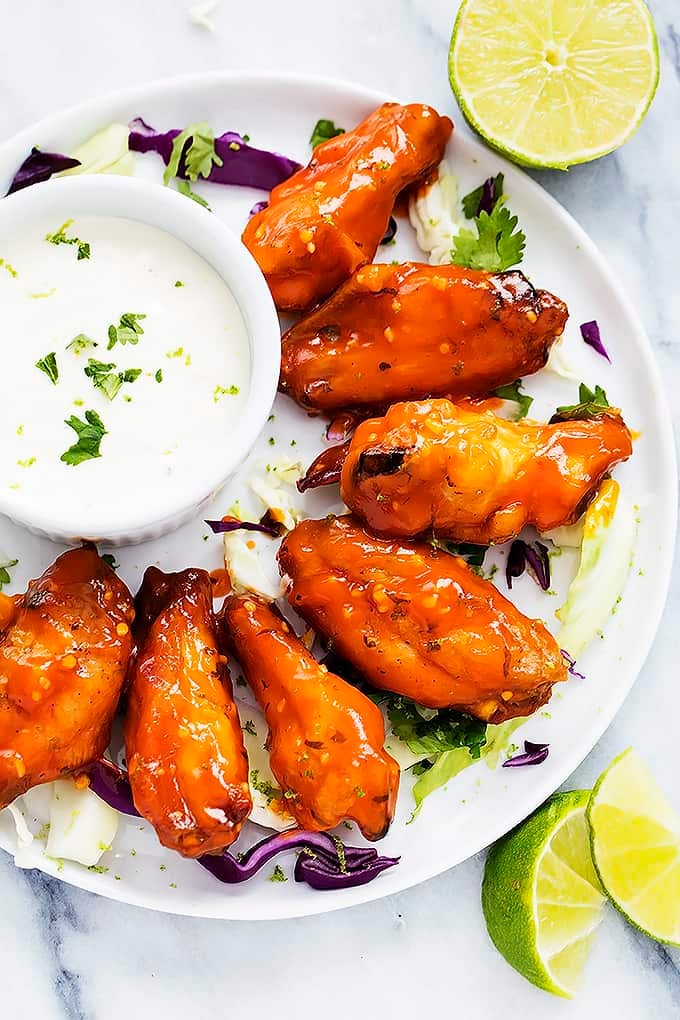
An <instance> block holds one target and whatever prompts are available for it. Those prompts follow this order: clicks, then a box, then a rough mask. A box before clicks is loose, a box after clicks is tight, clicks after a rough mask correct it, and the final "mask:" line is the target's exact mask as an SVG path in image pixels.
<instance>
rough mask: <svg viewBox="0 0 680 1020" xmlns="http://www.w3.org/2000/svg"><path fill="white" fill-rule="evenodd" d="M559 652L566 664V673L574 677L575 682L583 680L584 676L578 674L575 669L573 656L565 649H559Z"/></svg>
mask: <svg viewBox="0 0 680 1020" xmlns="http://www.w3.org/2000/svg"><path fill="white" fill-rule="evenodd" d="M560 652H561V653H562V658H563V659H564V661H565V662H566V664H567V672H568V673H569V675H570V676H574V677H576V679H577V680H585V674H584V673H579V671H578V670H577V669H576V659H575V658H574V657H573V655H570V654H569V652H568V651H567V650H566V648H560Z"/></svg>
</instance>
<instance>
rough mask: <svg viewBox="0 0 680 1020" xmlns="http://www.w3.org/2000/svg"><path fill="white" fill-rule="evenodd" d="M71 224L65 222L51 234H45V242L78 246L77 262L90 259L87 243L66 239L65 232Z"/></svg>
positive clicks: (76, 239)
mask: <svg viewBox="0 0 680 1020" xmlns="http://www.w3.org/2000/svg"><path fill="white" fill-rule="evenodd" d="M72 223H73V220H66V222H65V223H62V225H61V226H60V227H59V229H58V230H55V232H54V233H53V234H45V240H46V241H49V243H50V244H75V245H77V246H78V256H77V259H78V262H81V261H82V260H83V259H89V257H90V245H89V243H88V242H87V241H81V239H80V238H79V237H68V236H67V234H66V231H67V230H68V228H69V227H70V226H71V224H72Z"/></svg>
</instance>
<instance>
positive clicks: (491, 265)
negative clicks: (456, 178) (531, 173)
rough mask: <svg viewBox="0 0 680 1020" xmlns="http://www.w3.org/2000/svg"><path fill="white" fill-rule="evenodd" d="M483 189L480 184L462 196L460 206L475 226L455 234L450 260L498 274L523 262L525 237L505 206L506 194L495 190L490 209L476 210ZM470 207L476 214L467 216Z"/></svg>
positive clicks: (457, 263) (515, 218)
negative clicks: (494, 197) (488, 210)
mask: <svg viewBox="0 0 680 1020" xmlns="http://www.w3.org/2000/svg"><path fill="white" fill-rule="evenodd" d="M499 176H501V177H502V175H499ZM496 181H498V178H496ZM501 183H502V182H501ZM483 188H484V185H483V184H482V185H480V187H479V188H476V189H475V190H474V191H471V192H470V194H469V195H466V196H465V198H464V199H463V209H464V211H465V214H466V216H468V218H469V219H472V220H473V221H474V228H475V229H474V230H470V229H468V228H467V227H464V228H463V229H462V230H460V231H459V232H458V234H456V236H455V238H454V240H453V248H452V250H451V261H452V262H453V263H455V264H456V265H457V266H465V267H467V268H468V269H481V270H484V271H485V272H487V273H498V272H502V271H503V270H505V269H510V267H511V266H516V265H518V263H520V262H521V261H522V258H523V255H524V245H525V243H526V236H525V234H524V232H523V231H522V230H519V229H516V227H517V222H518V221H517V217H516V216H513V214H512V213H511V212H510V210H509V209H507V208H506V206H505V195H503V194H501V193H499V192H498V190H497V189H496V196H497V197H496V199H495V201H494V204H493V208H492V209H491V212H490V213H489V212H487V211H486V210H484V209H482V210H481V211H480V212H479V213H477V212H476V210H477V209H478V207H479V203H480V200H481V197H482V192H483ZM473 210H475V215H474V216H470V215H469V213H470V212H472V211H473Z"/></svg>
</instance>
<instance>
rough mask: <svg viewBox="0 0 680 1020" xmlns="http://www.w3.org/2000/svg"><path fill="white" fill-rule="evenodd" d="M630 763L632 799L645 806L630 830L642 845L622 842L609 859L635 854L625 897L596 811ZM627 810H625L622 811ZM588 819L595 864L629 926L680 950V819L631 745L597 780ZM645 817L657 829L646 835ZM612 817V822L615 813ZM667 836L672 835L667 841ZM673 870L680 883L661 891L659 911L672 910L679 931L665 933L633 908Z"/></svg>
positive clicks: (627, 871)
mask: <svg viewBox="0 0 680 1020" xmlns="http://www.w3.org/2000/svg"><path fill="white" fill-rule="evenodd" d="M630 763H632V764H633V769H632V770H631V769H629V770H628V775H629V777H630V781H629V783H628V784H627V786H626V796H627V801H628V803H629V804H630V805H631V806H633V805H634V804H636V803H639V804H640V805H641V807H642V808H643V810H641V811H640V812H639V813H637V814H636V813H635V812H634V811H629V812H628V814H629V817H630V818H631V820H632V825H631V826H630V827H629V829H628V832H629V833H631V834H632V836H633V838H634V839H635V840H636V845H628V846H616V849H615V850H614V852H610V853H609V854H608V857H607V861H608V863H611V861H612V859H613V858H623V857H625V856H628V857H629V866H628V867H624V872H625V874H627V875H628V876H630V878H629V880H630V882H631V885H630V890H629V892H627V893H626V896H625V897H622V895H621V890H620V889H619V888H617V889H616V890H614V889H613V887H612V886H613V884H614V883H613V880H612V876H611V874H610V872H609V869H608V867H607V866H606V864H605V861H604V860H603V856H604V851H603V848H602V846H601V842H602V841H601V836H600V838H598V828H600V829H601V825H599V824H598V820H597V817H596V815H597V814H598V813H599V812H600V810H601V808H602V802H601V801H602V797H603V796H604V793H603V790H604V789H605V788H606V785H607V784H608V783H610V782H611V779H612V775H613V773H614V772H615V770H617V769H619V768H620V767H621V766H623V765H626V764H630ZM648 812H649V814H648ZM624 813H625V812H624V811H623V810H621V814H624ZM586 819H587V822H588V826H589V829H590V850H591V856H592V859H593V865H594V867H595V870H596V872H597V875H598V878H599V881H600V884H601V886H602V888H603V889H604V890H605V892H606V894H607V897H608V898H609V900H610V902H611V903H612V905H613V906H614V907H616V909H617V910H618V911H619V913H620V914H622V915H623V917H625V919H626V920H627V921H628V922H629V924H631V925H632V926H633V927H634V928H637V930H638V931H640V932H642V933H643V934H644V935H647V936H648V937H649V938H652V939H654V941H656V942H662V943H664V944H665V945H669V946H675V947H679V948H680V818H679V817H678V815H677V814H676V813H675V812H674V811H673V809H672V807H671V805H670V804H669V803H668V801H667V800H666V798H665V796H664V795H663V792H662V791H661V789H660V788H659V787H658V785H657V783H656V781H655V780H654V778H653V776H652V774H651V772H650V771H649V769H648V768H647V766H646V764H645V762H644V761H643V760H642V759H641V758H640V757H639V755H638V754H637V753H636V752H635V751H634V750H633V748H630V747H629V748H627V750H625V751H623V752H622V753H621V754H620V755H618V756H617V757H616V758H614V760H613V761H612V762H611V764H610V765H609V766H608V768H607V769H605V771H604V772H603V773H602V775H601V776H600V778H599V779H598V780H597V782H596V784H595V786H594V788H593V792H592V796H591V798H590V802H589V804H588V807H587V809H586ZM642 819H644V820H645V823H646V824H648V821H649V820H650V819H651V822H652V827H651V832H650V833H648V834H647V835H646V836H642V834H641V833H640V829H641V825H640V821H641V820H642ZM609 820H610V821H611V816H610V819H609ZM652 833H656V836H655V837H654V838H653V839H652V840H650V838H649V836H650V835H651V834H652ZM664 836H668V837H669V838H668V839H665V838H664ZM620 838H621V833H620V832H619V833H617V840H613V841H612V842H613V843H616V842H617V841H618V839H620ZM624 838H629V837H624ZM654 840H657V842H654ZM655 851H656V854H655ZM658 851H661V853H660V854H659V853H658ZM644 854H648V855H650V859H649V860H648V861H647V863H646V864H642V862H641V860H640V858H641V856H642V855H644ZM617 864H618V866H619V867H620V866H621V865H622V864H625V862H622V861H621V860H619V861H618V862H617ZM633 865H634V866H633ZM645 871H646V872H647V878H648V880H647V881H644V880H643V881H640V874H641V873H642V874H643V875H644V873H645ZM673 872H675V876H676V877H675V879H674V881H675V887H674V888H673V889H671V890H670V891H669V890H668V889H666V890H665V893H666V895H663V896H661V895H659V894H658V891H657V897H656V899H655V906H656V908H657V909H658V910H660V911H666V912H667V913H668V917H669V919H671V921H672V922H674V925H675V929H674V931H673V932H672V933H667V932H664V931H660V929H659V928H656V929H655V930H654V931H652V930H651V929H650V927H649V926H645V924H644V923H643V919H642V917H641V916H640V915H639V914H638V916H635V911H634V909H633V907H634V905H635V904H636V903H637V905H638V906H639V903H640V900H641V898H642V897H643V896H644V895H645V893H647V892H648V891H650V890H652V889H653V888H654V887H655V886H658V884H659V883H660V882H662V881H667V880H668V877H669V875H672V873H673ZM617 884H618V883H617Z"/></svg>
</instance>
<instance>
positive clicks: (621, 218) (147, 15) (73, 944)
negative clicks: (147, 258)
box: [0, 0, 680, 1020]
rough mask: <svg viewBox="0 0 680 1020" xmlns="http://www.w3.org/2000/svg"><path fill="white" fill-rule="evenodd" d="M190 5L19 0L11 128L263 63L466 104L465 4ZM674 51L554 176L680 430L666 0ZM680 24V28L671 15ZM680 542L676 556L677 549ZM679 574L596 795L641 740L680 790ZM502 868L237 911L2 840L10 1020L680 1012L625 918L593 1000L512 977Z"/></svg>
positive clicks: (10, 77)
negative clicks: (139, 901) (164, 911)
mask: <svg viewBox="0 0 680 1020" xmlns="http://www.w3.org/2000/svg"><path fill="white" fill-rule="evenodd" d="M189 2H190V0H117V2H116V3H115V4H104V3H102V2H96V0H95V2H93V0H60V2H59V3H46V2H44V0H21V2H20V3H13V2H10V0H1V2H0V12H2V14H3V18H2V26H3V28H2V36H1V42H0V56H1V60H0V138H5V137H8V136H9V135H11V134H12V133H13V132H15V131H17V130H18V129H19V128H21V127H24V126H25V125H27V124H30V123H31V122H32V121H34V120H36V119H38V118H40V117H43V116H44V115H46V114H48V113H51V112H54V111H57V110H59V109H60V108H62V107H64V106H66V105H69V104H72V103H75V102H77V101H79V100H82V99H85V98H87V97H90V96H94V95H96V94H99V93H103V92H106V91H110V90H113V89H116V88H118V87H120V86H123V85H128V84H131V83H138V82H142V81H147V80H152V79H154V78H159V77H163V76H167V75H174V74H177V73H180V72H184V71H201V70H209V69H216V68H245V67H257V68H268V69H281V70H297V71H308V72H318V73H323V74H326V75H335V76H338V77H342V78H345V79H351V80H355V81H357V82H363V83H365V84H367V85H372V86H374V87H376V88H380V89H383V90H385V91H388V92H392V93H395V94H396V95H399V96H402V97H404V98H411V99H420V100H426V101H428V102H431V103H433V104H434V105H435V106H437V107H438V108H439V109H440V110H441V111H442V112H447V113H451V114H452V115H453V116H454V117H455V119H456V123H457V126H458V127H459V129H460V130H467V129H466V128H465V126H464V124H463V122H462V118H461V117H460V116H459V115H457V111H456V109H455V104H454V102H453V99H452V97H451V93H450V90H449V86H448V81H447V76H446V54H447V49H448V39H449V33H450V29H451V24H452V22H453V19H454V16H455V12H456V7H457V3H456V2H455V0H362V2H358V0H356V2H354V3H352V2H351V0H290V2H288V3H285V4H284V3H280V2H277V0H260V2H259V3H244V4H237V3H235V2H234V0H222V2H221V3H220V5H219V6H218V8H217V10H216V11H215V13H214V15H213V17H214V22H215V32H214V34H210V33H208V32H206V31H205V30H202V29H200V28H196V27H194V26H192V25H191V24H190V21H189V15H188V7H189ZM649 2H650V7H651V8H652V12H653V14H654V16H655V19H656V24H657V29H658V33H659V41H660V46H661V52H662V77H661V85H660V88H659V93H658V95H657V98H656V101H655V103H654V105H653V107H652V109H651V112H650V114H649V116H648V117H647V119H646V120H645V122H644V124H643V126H642V128H641V129H640V131H639V132H638V134H637V135H636V136H635V137H634V138H633V140H632V141H631V142H629V143H628V145H626V146H625V148H624V149H623V150H621V151H620V152H618V153H616V154H614V155H612V156H609V157H607V158H605V159H602V160H600V161H598V162H597V163H595V164H592V165H590V166H584V167H580V168H577V169H575V170H572V171H571V172H570V173H569V174H559V173H557V172H554V173H542V174H538V175H537V176H538V178H539V179H540V181H541V183H542V184H543V185H544V186H545V187H546V188H547V189H548V190H549V191H551V192H552V193H553V194H554V195H556V196H557V197H558V198H559V199H560V200H561V201H562V202H563V203H564V205H565V206H566V207H567V208H568V209H569V210H570V211H571V212H572V213H573V214H574V215H575V217H576V218H577V219H578V220H579V221H580V223H581V224H582V225H583V226H584V227H585V229H586V230H587V231H588V232H589V233H590V235H591V236H592V237H593V238H594V239H595V241H596V242H597V243H598V244H599V245H600V247H601V248H602V250H603V251H604V253H605V255H606V256H607V258H608V259H609V261H610V263H611V264H612V265H613V267H614V269H615V270H616V272H617V273H618V274H619V276H620V278H621V279H622V281H623V283H624V285H625V287H626V289H627V290H628V292H629V294H631V295H632V297H633V299H634V300H635V302H636V303H637V305H638V307H639V309H640V311H641V314H642V318H643V320H644V322H645V323H646V326H647V329H648V331H649V333H650V335H651V338H652V341H653V343H654V347H655V349H656V353H657V357H658V359H659V361H660V364H661V368H662V372H663V375H664V378H665V380H666V383H667V386H668V392H669V395H670V399H671V402H672V404H673V405H674V417H675V420H676V424H678V423H680V400H678V397H677V393H678V389H679V388H680V346H679V344H680V339H679V338H678V333H677V321H678V320H679V319H680V289H678V279H679V278H680V254H679V253H680V246H679V244H678V238H677V234H678V227H679V225H680V184H679V183H678V181H679V177H678V167H680V132H679V130H678V110H680V14H678V7H677V0H649ZM673 21H674V22H675V24H674V25H673ZM668 555H669V556H670V555H672V550H668ZM679 612H680V579H679V575H678V573H677V571H676V580H675V583H674V584H673V587H672V590H671V597H670V600H669V603H668V606H667V609H666V614H665V617H664V620H663V623H662V626H661V629H660V631H659V635H658V638H657V640H656V643H655V646H654V649H653V651H652V653H651V655H650V657H649V659H648V661H647V664H646V666H645V668H644V670H643V672H642V675H641V676H640V679H639V681H638V683H637V685H636V687H635V689H634V690H633V692H632V694H631V695H630V697H629V698H628V701H627V702H626V704H625V706H624V707H623V709H622V710H621V712H620V713H619V715H618V716H617V718H616V720H615V721H614V723H613V724H612V725H611V727H610V728H609V730H608V731H607V733H606V734H605V736H604V737H603V739H602V740H601V742H600V744H599V745H598V746H597V747H596V748H595V750H594V751H593V752H592V754H591V755H590V756H589V757H588V759H587V760H586V761H585V762H584V763H583V765H582V766H581V767H580V768H579V769H578V771H577V772H576V773H575V775H574V777H573V779H572V780H571V782H570V784H569V785H574V786H589V785H591V783H592V782H593V780H594V779H595V778H596V776H597V775H598V773H599V772H600V770H601V769H602V768H603V767H604V766H605V765H606V764H607V762H608V761H609V760H610V759H611V758H612V757H613V756H614V755H615V754H616V753H618V752H619V751H621V750H622V749H624V748H625V747H627V746H628V745H630V744H635V745H636V746H637V747H638V748H639V749H640V751H641V752H642V753H643V754H644V755H645V757H646V758H647V759H648V761H649V762H650V764H651V765H652V767H653V768H654V770H655V772H656V774H657V775H658V776H659V777H660V778H661V780H662V781H663V782H664V783H665V785H666V787H667V789H668V791H669V793H670V794H671V796H672V797H673V799H674V800H675V801H676V803H680V790H679V784H678V778H677V777H678V749H677V747H678V738H677V727H676V725H675V724H674V721H675V720H677V719H678V717H679V716H680V686H679V685H678V679H677V676H678V666H677V652H676V649H677V620H678V614H679ZM482 865H483V859H482V856H481V855H480V856H479V857H478V858H477V859H474V860H471V861H468V862H467V863H466V864H465V865H462V866H460V867H458V868H456V869H454V870H452V871H450V872H449V873H447V874H445V875H442V876H441V877H439V878H437V879H434V880H432V881H430V882H428V883H426V884H425V885H422V886H419V887H417V888H415V889H412V890H410V891H409V892H405V893H403V894H401V895H399V896H394V897H391V898H388V899H385V900H382V901H379V902H377V903H373V904H369V905H367V906H364V907H360V908H355V909H353V910H349V911H343V912H340V913H335V914H331V915H328V916H326V917H323V916H321V917H314V918H309V919H304V920H299V921H290V922H277V923H272V924H264V923H249V924H235V923H232V924H230V923H226V922H217V921H201V920H192V919H187V918H175V917H169V916H161V915H154V914H152V913H149V912H146V911H143V910H138V909H135V908H132V907H127V906H122V905H119V904H117V903H112V902H109V901H107V900H104V899H101V898H98V897H95V896H92V895H89V894H87V893H84V892H80V891H78V890H74V889H71V888H69V887H68V886H66V885H63V884H61V883H59V882H56V881H53V880H52V879H49V878H47V877H45V876H43V875H41V874H39V873H36V872H20V871H18V870H15V869H14V867H13V865H12V862H11V860H10V859H9V858H8V857H7V855H5V854H4V853H0V903H1V904H2V907H1V909H0V942H1V944H2V952H1V953H0V988H1V992H0V1002H1V1003H2V1006H1V1007H0V1016H2V1017H3V1018H4V1017H7V1018H10V1017H11V1018H12V1020H29V1018H30V1020H35V1018H37V1017H40V1020H64V1018H68V1020H82V1018H88V1020H113V1018H114V1017H116V1018H117V1017H119V1016H121V1015H122V1016H125V1017H131V1018H138V1017H139V1018H141V1017H147V1016H148V1017H164V1018H166V1020H174V1018H180V1017H185V1016H187V1015H190V1016H195V1017H200V1018H203V1017H208V1016H217V1017H222V1016H226V1015H240V1016H242V1017H245V1018H248V1017H251V1016H253V1017H258V1018H259V1017H261V1016H264V1015H265V1010H268V1009H270V1008H271V1009H276V1010H277V1012H278V1014H279V1015H280V1016H283V1017H288V1016H293V1015H294V1014H295V1013H297V1012H298V1011H299V1010H300V1009H302V1010H303V1011H304V1013H305V1014H308V1013H309V1012H310V1011H311V1010H315V1011H316V1010H318V1011H319V1013H320V1014H322V1015H323V1016H324V1017H325V1018H327V1020H333V1018H335V1017H339V1016H340V1015H345V1016H346V1015H355V1016H360V1017H368V1016H378V1015H380V1013H381V1012H382V1011H386V1012H387V1014H388V1015H389V1016H390V1017H392V1018H394V1020H400V1018H407V1017H408V1018H409V1020H411V1018H413V1017H416V1016H439V1015H458V1016H473V1015H474V1016H485V1015H488V1016H494V1017H495V1016H498V1015H503V1016H509V1015H513V1014H514V1015H517V1016H521V1017H522V1018H523V1020H534V1018H536V1020H538V1018H540V1020H551V1018H553V1017H562V1016H567V1015H571V1016H578V1017H579V1018H590V1017H592V1018H593V1020H595V1018H596V1017H597V1018H598V1020H599V1018H601V1017H604V1016H606V1017H609V1016H615V1017H617V1018H619V1020H637V1018H640V1020H642V1018H651V1017H654V1018H655V1020H665V1018H671V1017H677V1016H678V1015H680V951H677V952H675V951H667V950H666V949H665V948H664V947H662V946H660V945H656V944H655V943H653V942H651V941H649V940H647V939H645V938H644V937H642V936H639V935H638V934H637V933H636V932H635V931H634V930H633V929H632V928H630V927H628V926H626V925H625V924H624V923H623V922H622V921H621V920H620V919H619V918H618V917H616V916H614V914H613V912H612V913H611V914H610V916H608V918H607V921H606V923H605V925H604V927H603V929H602V931H601V934H600V936H599V938H598V942H597V947H596V950H595V952H594V955H593V959H592V961H591V965H590V967H589V971H588V975H587V979H586V983H585V987H584V989H583V991H582V993H581V995H580V997H579V998H578V1000H577V1001H576V1002H575V1003H574V1004H573V1005H571V1006H570V1005H568V1004H567V1003H564V1002H562V1001H559V1000H553V999H552V998H550V997H549V996H547V995H545V994H544V993H542V992H540V991H538V990H536V989H534V988H533V987H532V986H531V985H529V984H527V983H526V982H524V980H523V979H522V978H520V977H519V976H518V975H517V974H515V973H514V971H512V970H511V969H510V968H509V967H508V966H507V965H506V964H505V962H504V961H503V960H502V959H501V958H500V956H498V955H497V954H496V952H495V951H494V949H493V947H492V946H491V944H490V942H489V940H488V938H487V935H486V931H485V928H484V923H483V920H482V917H481V911H480V906H479V890H480V879H481V872H482Z"/></svg>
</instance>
